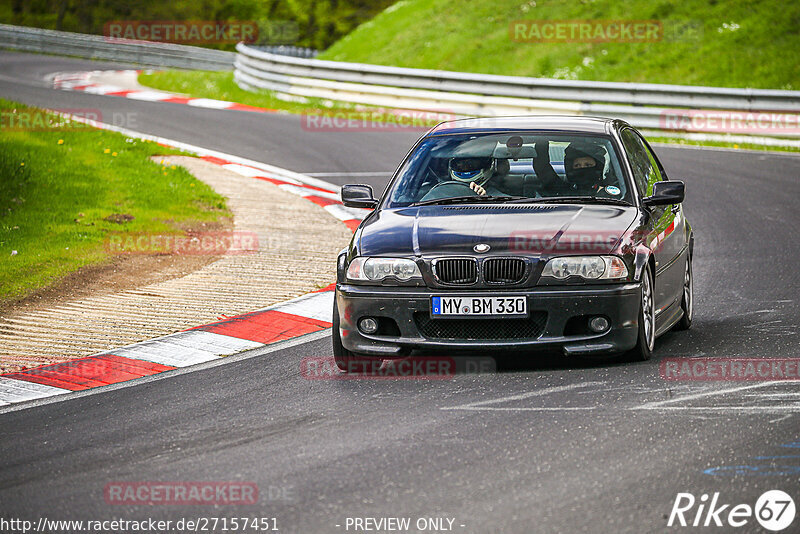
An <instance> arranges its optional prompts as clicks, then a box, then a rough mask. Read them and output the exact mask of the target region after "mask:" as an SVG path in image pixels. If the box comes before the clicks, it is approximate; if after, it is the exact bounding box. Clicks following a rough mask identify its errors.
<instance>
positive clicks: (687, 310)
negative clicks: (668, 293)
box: [673, 255, 694, 330]
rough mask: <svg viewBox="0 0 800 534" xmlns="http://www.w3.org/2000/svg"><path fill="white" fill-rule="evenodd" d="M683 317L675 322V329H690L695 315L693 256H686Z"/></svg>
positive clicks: (682, 302) (682, 301)
mask: <svg viewBox="0 0 800 534" xmlns="http://www.w3.org/2000/svg"><path fill="white" fill-rule="evenodd" d="M681 309H682V310H683V317H681V319H680V321H678V322H677V323H675V326H674V327H673V328H674V329H675V330H689V328H691V327H692V317H693V315H694V275H693V273H692V256H691V255H687V256H686V271H685V273H684V276H683V298H682V299H681Z"/></svg>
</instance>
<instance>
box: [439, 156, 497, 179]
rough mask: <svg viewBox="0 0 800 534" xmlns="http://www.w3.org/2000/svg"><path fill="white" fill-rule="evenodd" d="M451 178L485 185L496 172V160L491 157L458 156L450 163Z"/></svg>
mask: <svg viewBox="0 0 800 534" xmlns="http://www.w3.org/2000/svg"><path fill="white" fill-rule="evenodd" d="M448 167H449V170H450V178H451V179H453V180H455V181H456V182H462V183H465V184H468V183H470V182H475V183H476V184H478V185H483V184H485V183H486V182H488V181H489V178H491V177H492V175H493V174H494V168H495V160H494V158H491V157H456V158H452V159H451V160H450V163H449V164H448Z"/></svg>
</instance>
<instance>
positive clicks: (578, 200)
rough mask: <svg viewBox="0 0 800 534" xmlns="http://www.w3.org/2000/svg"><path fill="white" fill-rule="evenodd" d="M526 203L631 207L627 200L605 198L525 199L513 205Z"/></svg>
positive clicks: (516, 201)
mask: <svg viewBox="0 0 800 534" xmlns="http://www.w3.org/2000/svg"><path fill="white" fill-rule="evenodd" d="M527 202H547V203H558V204H614V205H622V206H633V204H631V203H630V202H628V201H627V200H620V199H618V198H606V197H539V198H527V199H525V200H524V201H521V200H515V201H514V203H515V204H524V203H527Z"/></svg>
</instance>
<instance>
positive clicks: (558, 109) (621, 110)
mask: <svg viewBox="0 0 800 534" xmlns="http://www.w3.org/2000/svg"><path fill="white" fill-rule="evenodd" d="M236 50H237V52H238V53H237V56H236V63H235V70H234V77H235V80H236V82H237V83H238V84H239V86H241V87H242V88H244V89H249V90H258V89H267V90H271V91H276V92H278V93H279V94H283V95H289V97H290V98H297V97H311V98H322V99H331V100H339V101H344V102H351V103H360V104H368V105H374V106H386V107H399V108H407V109H421V110H430V111H439V112H442V111H443V112H449V113H452V114H454V115H471V116H496V115H500V114H531V113H533V114H543V113H558V114H575V115H600V116H612V117H617V118H621V119H624V120H626V121H628V122H630V123H631V124H633V125H635V126H638V127H640V128H647V129H652V130H662V131H663V130H675V131H681V130H683V131H693V132H697V131H701V132H702V131H707V132H708V131H711V132H722V133H731V132H734V133H744V134H753V133H756V134H758V135H762V136H779V137H800V120H795V122H794V124H793V126H794V127H793V128H792V127H789V128H784V127H783V126H785V124H784V123H785V122H786V120H787V115H792V116H790V117H788V120H789V122H790V123H791V120H792V119H793V117H794V119H800V116H796V115H794V114H796V113H798V112H800V91H778V90H761V89H730V88H720V87H698V86H682V85H657V84H640V83H614V82H588V81H575V80H553V79H547V78H524V77H518V76H498V75H486V74H473V73H463V72H448V71H439V70H427V69H411V68H399V67H387V66H381V65H365V64H360V63H342V62H337V61H324V60H316V59H303V58H296V57H285V56H279V55H276V54H271V53H269V52H265V51H262V50H258V49H255V48H253V47H250V46H247V45H245V44H241V43H240V44H239V45H237V47H236ZM696 110H705V111H711V112H712V113H711V114H709V115H707V116H704V117H703V118H704V120H705V121H706V122H709V123H710V121H712V120H714V113H713V112H714V110H719V113H718V116H717V120H718V121H719V120H726V121H735V120H736V116H737V114H738V115H741V116H742V117H744V116H745V115H746V114H758V116H759V117H760V118H761V119H763V120H764V121H767V122H770V121H771V122H770V124H774V125H775V126H776V127H775V128H769V127H767V128H763V130H764V131H758V132H748V131H742V129H741V127H740V126H737V125H736V124H735V123H733V122H732V125H733V126H732V127H731V128H729V129H728V130H726V129H725V128H721V127H720V126H719V125H718V124H717V125H714V126H708V127H707V128H705V129H703V128H699V129H697V128H695V127H694V126H691V125H692V124H693V122H692V121H693V120H694V121H695V122H696V119H697V113H696ZM722 110H725V111H722ZM739 112H740V113H739ZM776 113H777V114H779V115H780V116H776ZM762 114H767V115H768V116H767V117H766V118H764V117H761V115H762ZM770 114H771V115H770ZM775 121H778V122H775ZM687 124H688V125H690V126H688V127H687ZM778 126H780V127H778ZM790 126H791V124H790Z"/></svg>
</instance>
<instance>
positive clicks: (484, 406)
mask: <svg viewBox="0 0 800 534" xmlns="http://www.w3.org/2000/svg"><path fill="white" fill-rule="evenodd" d="M604 384H605V382H582V383H579V384H568V385H566V386H552V387H549V388H545V389H538V390H536V391H529V392H527V393H520V394H518V395H509V396H507V397H500V398H497V399H490V400H485V401H478V402H470V403H467V404H462V405H460V406H446V407H443V408H440V409H441V410H473V411H479V410H503V411H514V410H520V411H557V410H594V409H595V408H596V406H585V407H583V406H582V407H563V408H562V407H548V408H542V407H520V408H509V407H506V408H502V407H496V406H488V405H489V404H500V403H504V402H513V401H519V400H524V399H529V398H531V397H542V396H544V395H550V394H551V393H560V392H562V391H571V390H573V389H580V388H585V387H590V386H602V385H604Z"/></svg>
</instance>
